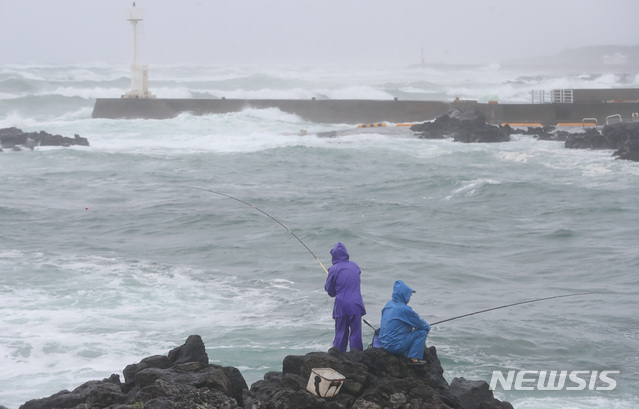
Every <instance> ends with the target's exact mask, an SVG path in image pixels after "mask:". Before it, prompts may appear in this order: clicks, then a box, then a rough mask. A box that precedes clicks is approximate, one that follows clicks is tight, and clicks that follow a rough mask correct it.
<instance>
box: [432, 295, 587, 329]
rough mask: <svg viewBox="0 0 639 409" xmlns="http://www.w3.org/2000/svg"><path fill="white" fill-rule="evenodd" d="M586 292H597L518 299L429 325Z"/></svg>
mask: <svg viewBox="0 0 639 409" xmlns="http://www.w3.org/2000/svg"><path fill="white" fill-rule="evenodd" d="M588 294H597V293H577V294H565V295H555V296H553V297H544V298H537V299H534V300H528V301H520V302H516V303H513V304H507V305H501V306H499V307H494V308H488V309H485V310H481V311H475V312H471V313H468V314H464V315H458V316H456V317H452V318H447V319H445V320H441V321H437V322H433V323H432V324H430V325H437V324H441V323H442V322H448V321H452V320H456V319H459V318H464V317H470V316H471V315H475V314H481V313H482V312H488V311H494V310H499V309H501V308H507V307H513V306H515V305H521V304H528V303H531V302H538V301H544V300H552V299H554V298H563V297H575V296H577V295H588Z"/></svg>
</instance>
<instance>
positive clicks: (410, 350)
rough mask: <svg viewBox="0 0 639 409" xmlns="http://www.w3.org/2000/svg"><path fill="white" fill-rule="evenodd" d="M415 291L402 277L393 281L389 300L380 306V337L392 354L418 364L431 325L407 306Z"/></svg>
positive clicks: (421, 360) (421, 361)
mask: <svg viewBox="0 0 639 409" xmlns="http://www.w3.org/2000/svg"><path fill="white" fill-rule="evenodd" d="M414 292H415V291H414V290H413V289H412V288H410V287H409V286H407V285H406V284H404V282H403V281H402V280H397V281H395V284H394V285H393V296H392V299H391V300H390V301H389V302H388V303H386V306H384V308H383V309H382V321H381V325H380V332H379V340H380V342H381V343H382V348H384V349H385V350H386V351H388V352H390V353H391V354H394V355H404V356H405V357H406V358H407V362H408V363H412V364H421V363H423V359H424V349H425V348H426V337H427V336H428V332H429V331H430V325H428V323H427V322H426V321H424V320H423V319H422V318H421V317H420V316H419V315H418V314H417V313H416V312H415V311H413V309H412V308H411V307H409V306H408V302H409V301H410V297H411V296H412V295H413V293H414Z"/></svg>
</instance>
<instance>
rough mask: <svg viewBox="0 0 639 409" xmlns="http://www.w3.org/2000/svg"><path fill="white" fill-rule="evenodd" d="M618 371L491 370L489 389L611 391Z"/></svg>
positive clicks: (615, 385)
mask: <svg viewBox="0 0 639 409" xmlns="http://www.w3.org/2000/svg"><path fill="white" fill-rule="evenodd" d="M619 372H620V371H516V370H510V371H507V372H506V375H504V373H503V372H502V371H493V376H492V378H491V379H490V390H493V391H494V390H495V389H496V388H497V385H498V384H499V385H500V386H501V388H502V389H503V390H505V391H509V390H511V389H512V390H516V391H532V390H539V391H561V390H566V391H582V390H585V389H589V390H591V391H593V390H597V391H611V390H613V389H615V387H617V381H616V380H614V379H613V378H611V376H612V375H618V374H619Z"/></svg>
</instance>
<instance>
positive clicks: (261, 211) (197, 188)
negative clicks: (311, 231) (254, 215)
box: [183, 186, 328, 274]
mask: <svg viewBox="0 0 639 409" xmlns="http://www.w3.org/2000/svg"><path fill="white" fill-rule="evenodd" d="M183 187H184V188H186V189H195V190H202V191H204V192H209V193H214V194H216V195H220V196H224V197H227V198H229V199H233V200H235V201H237V202H240V203H242V204H245V205H247V206H249V207H252V208H253V209H255V210H257V211H258V212H260V213H262V214H263V215H264V216H266V217H268V218H269V219H271V220H273V221H274V222H275V223H277V224H279V225H280V226H282V227H283V228H284V229H285V230H286V231H287V232H289V233H290V234H291V236H293V237H295V239H297V241H299V242H300V244H301V245H302V246H304V248H305V249H306V250H307V251H308V252H309V253H311V255H312V256H313V258H315V261H317V262H318V263H319V265H320V266H322V269H323V270H324V272H325V273H326V274H328V270H327V269H326V267H324V264H322V262H321V261H320V260H319V258H317V256H316V255H315V253H313V252H312V251H311V249H309V248H308V246H307V245H306V244H304V242H303V241H302V240H301V239H300V238H299V237H297V236H296V235H295V233H293V232H292V231H291V229H289V228H288V227H286V226H285V225H284V223H282V222H281V221H279V220H277V219H276V218H275V217H273V216H271V215H270V214H268V213H266V212H265V211H264V210H262V209H260V208H258V207H256V206H254V205H252V204H251V203H249V202H245V201H244V200H242V199H238V198H237V197H233V196H231V195H227V194H226V193H222V192H218V191H215V190H211V189H204V188H202V187H195V186H183Z"/></svg>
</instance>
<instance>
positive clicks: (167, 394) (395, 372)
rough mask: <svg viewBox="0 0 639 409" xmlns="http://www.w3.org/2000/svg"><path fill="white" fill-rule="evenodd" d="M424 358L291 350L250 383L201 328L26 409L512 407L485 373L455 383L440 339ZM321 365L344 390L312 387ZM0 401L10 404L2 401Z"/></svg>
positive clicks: (368, 352) (23, 408)
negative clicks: (219, 355)
mask: <svg viewBox="0 0 639 409" xmlns="http://www.w3.org/2000/svg"><path fill="white" fill-rule="evenodd" d="M423 359H424V361H425V364H424V365H422V366H417V367H413V366H407V365H406V362H405V359H404V358H403V357H398V356H394V355H391V354H390V353H388V352H386V351H384V350H383V349H377V348H369V349H367V350H365V351H350V352H348V353H347V354H343V353H342V352H340V351H339V350H338V349H336V348H331V349H329V350H328V352H311V353H308V354H306V355H290V356H287V357H286V358H284V361H283V363H282V372H268V373H266V374H265V375H264V379H263V380H260V381H257V382H255V383H254V384H253V385H251V388H250V389H248V386H247V385H246V382H245V380H244V378H243V377H242V375H241V374H240V372H239V370H238V369H237V368H234V367H222V366H219V365H213V364H209V363H208V355H207V354H206V351H205V347H204V343H203V342H202V339H201V337H200V336H198V335H192V336H190V337H188V339H187V340H186V342H185V343H184V344H183V345H181V346H180V347H178V348H175V349H173V350H171V351H170V352H169V354H168V356H162V355H155V356H150V357H148V358H144V359H143V360H142V361H140V362H139V363H136V364H132V365H128V366H127V367H126V368H125V369H124V371H123V373H124V377H125V382H124V383H121V382H120V377H119V376H118V375H112V376H111V377H109V378H108V379H103V380H102V381H90V382H87V383H85V384H83V385H81V386H79V387H78V388H76V389H74V390H73V391H71V392H69V391H67V390H64V391H61V392H58V393H56V394H55V395H52V396H50V397H48V398H42V399H34V400H30V401H28V402H26V403H25V404H24V405H22V406H21V407H20V409H50V408H58V409H80V408H83V409H85V408H86V409H89V408H90V409H125V408H129V409H130V408H132V407H143V408H145V409H196V408H197V409H213V408H224V409H241V408H244V409H276V408H277V409H382V408H408V407H410V408H414V409H475V408H477V409H508V408H512V406H510V404H508V403H506V402H500V401H499V400H497V399H494V397H493V396H492V392H490V391H489V390H487V384H486V382H484V381H479V382H472V381H466V380H465V379H463V378H459V379H456V380H455V381H454V382H453V385H450V386H449V385H448V382H447V381H446V379H444V376H443V373H444V370H443V368H442V366H441V363H440V362H439V359H438V358H437V351H436V349H435V348H434V347H430V348H427V349H425V350H424V355H423ZM314 368H332V369H334V370H335V371H337V372H339V373H340V374H342V375H343V376H344V378H345V380H344V382H343V384H342V385H341V389H340V391H339V393H338V394H337V395H336V396H334V397H331V398H322V397H319V396H316V395H315V394H314V393H311V392H309V391H308V390H307V389H306V386H307V384H308V380H309V378H310V376H311V372H312V370H313V369H314ZM0 409H6V408H2V407H0Z"/></svg>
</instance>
